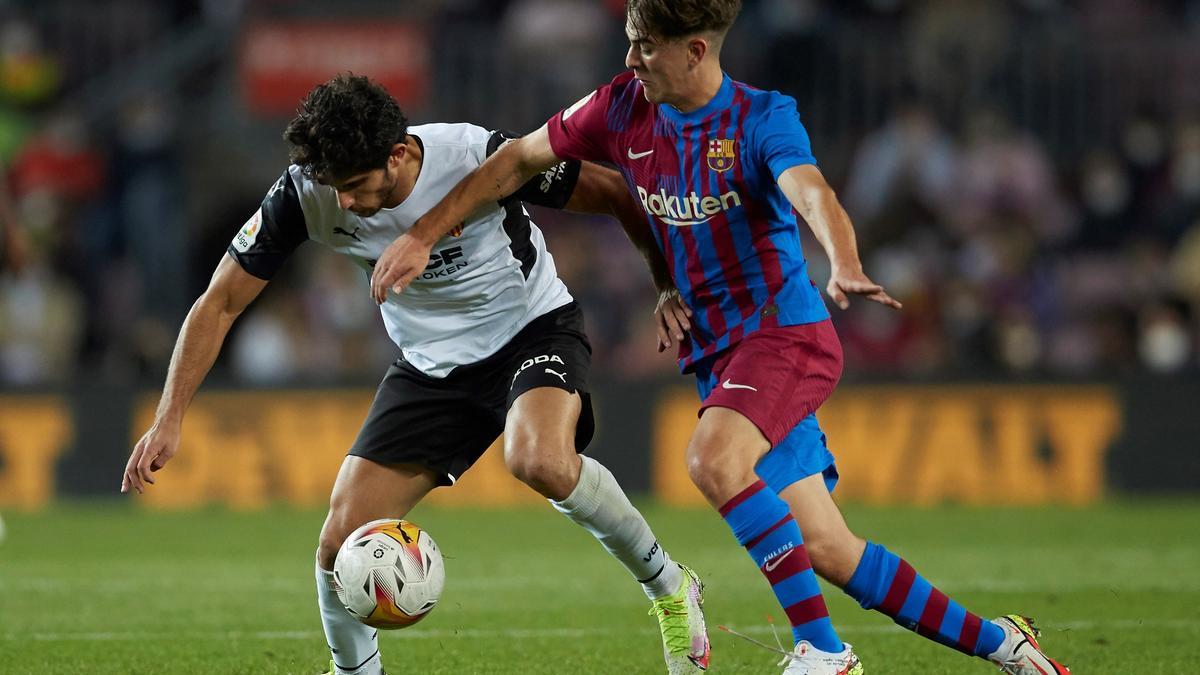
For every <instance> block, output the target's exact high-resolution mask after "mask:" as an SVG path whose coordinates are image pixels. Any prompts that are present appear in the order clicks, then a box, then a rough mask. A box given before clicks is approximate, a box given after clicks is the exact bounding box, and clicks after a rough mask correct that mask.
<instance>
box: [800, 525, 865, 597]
mask: <svg viewBox="0 0 1200 675" xmlns="http://www.w3.org/2000/svg"><path fill="white" fill-rule="evenodd" d="M803 535H804V548H805V549H806V550H807V551H808V557H809V560H811V561H812V566H813V570H814V571H815V572H816V573H817V574H819V575H820V576H821V577H823V578H824V579H827V580H829V581H831V582H833V583H835V584H837V585H838V586H844V585H845V584H846V582H847V581H849V580H850V577H851V576H852V575H853V574H854V569H855V567H856V566H857V564H858V558H859V556H860V555H861V554H862V548H863V545H864V544H863V542H862V540H860V539H859V538H858V537H856V536H855V535H854V533H852V532H850V530H848V529H846V528H844V527H819V528H812V527H810V528H807V529H806V530H805V531H804V533H803Z"/></svg>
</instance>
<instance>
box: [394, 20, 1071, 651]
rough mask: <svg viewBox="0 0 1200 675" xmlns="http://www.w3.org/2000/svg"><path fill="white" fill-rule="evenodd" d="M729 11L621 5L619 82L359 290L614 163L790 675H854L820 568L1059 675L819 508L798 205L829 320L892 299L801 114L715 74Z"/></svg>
mask: <svg viewBox="0 0 1200 675" xmlns="http://www.w3.org/2000/svg"><path fill="white" fill-rule="evenodd" d="M739 10H740V1H739V0H629V2H628V3H627V6H626V18H627V22H626V33H627V36H628V38H629V42H630V48H629V51H628V55H627V57H626V65H627V66H628V67H629V68H630V71H629V72H625V73H623V74H621V75H619V76H617V77H616V78H615V79H613V80H612V82H611V83H609V84H607V85H605V86H602V87H600V88H599V89H597V90H596V91H594V92H593V93H591V94H589V95H587V96H585V97H584V98H583V99H582V100H580V101H579V102H577V103H576V104H574V105H572V106H571V107H569V108H567V109H566V110H563V111H562V112H560V113H559V114H557V115H555V116H554V117H553V118H551V119H550V121H549V122H548V123H547V124H546V125H545V126H543V127H542V128H541V129H539V130H537V131H536V132H534V133H532V134H530V135H529V136H526V137H525V138H523V139H521V140H519V141H516V142H514V143H512V144H511V145H509V146H507V147H505V148H503V149H502V150H501V151H500V152H497V153H496V154H495V155H493V156H492V157H491V158H490V159H489V160H488V161H487V162H485V163H484V164H483V165H482V166H481V167H480V169H478V170H477V171H475V172H473V173H472V175H471V176H470V177H468V178H467V179H466V180H465V181H464V182H463V183H462V184H460V185H459V186H458V187H457V188H455V189H454V190H453V191H451V192H450V194H449V195H447V197H446V199H445V200H443V201H442V203H441V204H439V205H438V206H437V207H436V208H435V209H434V210H433V211H431V212H430V213H429V214H427V215H426V216H425V217H424V218H422V219H421V220H419V221H418V222H417V223H416V224H415V225H414V226H413V228H412V229H411V230H410V231H409V232H408V233H407V234H406V235H405V236H403V237H401V238H399V239H398V240H397V241H396V242H395V243H394V244H393V245H392V246H391V247H389V250H388V251H387V252H386V253H385V256H384V258H383V259H381V260H380V262H379V265H378V266H377V267H376V269H375V273H374V275H373V279H372V286H373V292H374V293H376V295H377V297H381V294H382V293H385V292H386V291H387V290H389V289H393V290H394V289H395V288H403V286H404V285H405V284H407V283H408V280H409V279H411V278H412V275H413V274H414V273H415V272H416V271H418V270H420V269H421V268H422V267H423V266H424V265H425V260H426V259H427V255H426V254H427V252H428V250H429V244H430V242H432V241H436V240H437V238H438V237H440V236H441V234H442V233H444V232H445V231H446V229H447V228H449V227H450V226H452V224H453V223H454V222H457V221H458V220H459V219H460V218H461V216H462V214H464V213H469V212H470V211H471V210H472V209H474V208H475V206H476V205H477V204H480V203H484V202H488V201H492V200H495V199H499V198H502V197H504V196H505V195H507V194H509V193H510V192H511V191H513V190H515V189H516V188H517V187H518V186H520V185H521V184H522V183H523V182H524V181H525V180H527V179H528V177H529V176H531V175H534V174H535V173H537V172H538V171H542V170H544V169H545V168H546V167H548V166H552V165H554V164H555V163H557V162H559V161H562V160H563V159H567V158H571V159H587V160H594V161H604V162H609V163H611V164H613V165H615V166H616V167H617V168H618V169H619V170H620V172H621V174H622V175H623V177H624V179H625V182H626V185H627V187H628V189H629V190H630V192H631V193H632V194H634V195H636V197H637V199H638V201H639V202H640V203H641V205H642V208H643V211H644V213H645V217H646V219H647V221H648V223H649V226H650V229H651V230H652V231H653V234H654V238H655V240H656V242H657V244H658V246H659V247H660V248H661V250H662V252H663V254H665V257H666V260H667V263H668V265H669V266H670V271H671V274H672V277H673V280H674V282H675V286H676V287H677V288H678V292H679V293H680V294H681V296H682V299H683V301H684V303H683V304H684V306H686V307H687V308H690V310H691V314H690V316H689V315H688V314H687V313H686V312H681V310H680V309H679V308H678V307H673V306H672V305H671V304H670V303H667V304H664V303H663V302H662V299H663V298H662V296H660V307H659V310H658V311H657V312H656V314H657V316H658V317H659V336H660V348H662V347H666V346H670V345H671V344H672V338H674V340H675V341H678V342H679V362H680V366H681V368H682V369H683V371H684V372H692V373H695V375H696V377H697V380H698V388H699V392H700V397H701V399H702V403H701V405H700V421H699V423H698V425H697V427H696V430H695V432H694V434H693V436H692V439H691V441H690V443H689V446H688V448H687V468H688V471H689V474H690V476H691V478H692V480H693V482H694V483H695V484H696V486H697V487H698V488H699V489H700V491H701V492H702V493H703V494H704V496H705V497H706V498H707V499H708V501H709V502H710V503H711V504H712V506H713V507H714V508H716V509H717V510H718V511H719V512H720V514H721V516H722V517H723V518H724V519H725V521H726V523H727V524H728V525H729V527H730V529H731V530H732V531H733V534H734V537H735V538H736V539H737V541H738V543H739V544H741V545H742V546H744V547H745V548H746V550H747V551H748V552H749V554H750V556H751V558H753V560H754V562H755V564H756V565H757V566H758V567H759V569H760V571H761V573H762V574H763V575H764V576H765V577H766V578H767V581H768V582H769V583H770V585H771V588H772V590H773V591H774V593H775V595H776V597H777V599H778V601H779V604H780V605H781V607H782V608H783V610H784V612H785V613H786V615H787V617H788V619H789V621H790V623H791V625H792V632H793V638H794V642H795V646H794V649H793V650H792V651H791V652H788V653H785V658H784V663H786V670H785V671H784V672H785V673H788V674H793V675H797V674H801V673H803V674H809V675H846V674H855V673H862V672H863V666H862V663H861V662H860V661H859V659H858V658H857V656H855V654H854V652H853V650H852V649H851V647H850V645H847V644H845V643H843V642H842V640H841V638H840V637H839V636H838V634H837V631H836V630H835V628H834V626H833V624H832V623H831V621H830V618H829V614H828V611H827V609H826V605H825V601H824V599H823V597H822V596H821V591H820V588H819V587H818V584H817V578H816V575H815V574H814V572H815V573H819V574H820V575H821V576H823V577H824V578H826V579H827V580H829V581H830V582H832V583H834V584H836V585H837V586H839V587H840V588H842V589H844V590H845V592H846V593H848V594H849V595H850V596H851V597H853V598H854V599H855V600H857V601H858V602H859V603H860V604H861V605H862V606H863V607H864V608H868V609H876V610H878V611H880V612H883V613H884V614H886V615H888V616H890V617H891V618H892V619H893V620H895V621H896V623H898V624H900V625H901V626H903V627H905V628H908V629H910V630H913V631H916V632H917V633H919V634H921V635H923V636H925V637H927V638H930V639H932V640H936V641H937V642H939V643H941V644H944V645H947V646H949V647H952V648H954V649H957V650H959V651H962V652H964V653H966V654H969V655H973V656H978V657H981V658H984V659H988V660H990V661H991V662H993V663H994V664H996V665H998V666H1000V668H1001V669H1002V670H1003V671H1005V672H1007V673H1019V674H1022V675H1039V674H1040V675H1050V674H1053V673H1066V672H1067V670H1066V669H1065V668H1064V667H1062V666H1061V665H1059V664H1057V663H1055V662H1054V661H1052V660H1051V659H1049V658H1048V657H1047V656H1046V655H1045V654H1043V653H1042V651H1041V649H1040V647H1039V646H1038V644H1037V642H1036V637H1037V633H1036V631H1035V629H1034V628H1033V626H1032V624H1031V622H1030V621H1029V620H1028V619H1025V618H1023V617H1020V616H1017V615H1009V616H1005V617H1002V618H999V619H996V620H993V621H988V620H982V619H980V618H979V617H978V616H977V615H975V614H972V613H970V612H967V611H966V609H964V608H963V607H962V605H960V604H959V603H957V602H955V601H954V600H952V599H950V598H948V597H947V596H946V595H945V594H943V593H942V592H940V591H938V590H937V589H936V588H933V587H932V586H931V585H930V584H929V582H928V581H926V580H925V579H924V578H923V577H921V576H920V575H919V574H917V573H916V572H915V571H914V570H913V568H912V567H911V566H910V565H909V564H908V563H907V562H905V561H904V560H902V559H900V558H899V557H898V556H896V555H895V554H894V553H892V552H890V551H888V550H887V549H886V548H884V547H883V546H880V545H879V544H876V543H870V542H866V541H864V540H862V539H860V538H859V537H857V536H856V535H855V534H854V533H853V532H851V531H850V529H849V528H848V527H847V525H846V523H845V521H844V519H843V518H842V515H841V513H840V512H839V510H838V508H837V506H836V505H835V503H834V501H833V500H832V498H831V496H830V491H831V490H832V489H833V487H834V485H835V483H836V481H837V478H838V474H837V470H836V467H835V464H834V459H833V456H832V455H831V454H830V452H829V450H828V449H826V447H825V438H824V435H823V434H822V433H821V430H820V428H819V426H818V424H817V420H816V417H815V416H814V412H815V411H816V409H817V408H818V407H819V406H820V405H821V403H822V402H823V401H824V400H825V399H826V398H827V397H828V396H829V395H830V393H831V392H832V390H833V388H834V386H835V384H836V383H837V381H838V379H839V377H840V375H841V370H842V351H841V347H840V344H839V342H838V338H837V335H836V333H835V332H834V329H833V326H832V324H831V322H830V316H829V313H828V311H827V310H826V308H825V305H824V303H823V302H822V299H821V297H820V293H819V291H818V290H817V288H816V287H815V286H814V285H813V284H812V282H810V281H809V278H808V272H807V269H806V264H805V260H804V256H803V253H802V252H801V249H800V235H799V230H798V226H797V222H796V219H795V217H794V215H793V211H792V210H793V208H794V209H795V210H796V211H798V212H799V213H800V214H801V215H802V216H803V217H804V220H805V221H806V222H807V223H808V226H809V227H810V228H811V229H812V231H813V233H814V234H815V235H816V238H817V240H818V241H819V242H820V244H821V246H822V248H824V250H825V252H826V254H827V255H828V256H829V259H830V263H831V279H830V280H829V283H828V284H827V286H826V292H827V293H828V294H829V296H830V297H831V298H832V299H833V301H834V302H835V303H836V304H837V305H838V306H839V307H842V308H845V307H846V306H848V300H847V296H848V295H861V296H864V297H865V298H867V299H868V300H871V301H875V302H879V303H881V304H884V305H886V306H889V307H892V308H894V309H900V304H899V303H898V302H896V301H895V300H894V299H892V298H891V297H890V296H889V295H888V294H887V292H886V291H885V290H884V289H883V288H882V287H881V286H879V285H877V284H875V283H873V282H872V281H871V280H870V279H869V278H868V277H867V276H866V275H865V274H864V273H863V269H862V266H861V263H860V261H859V258H858V252H857V248H856V244H855V238H854V231H853V228H852V226H851V223H850V221H849V219H848V218H847V216H846V213H845V211H844V210H843V209H842V207H841V206H840V204H839V203H838V201H837V198H836V196H835V195H834V193H833V191H832V190H831V189H830V188H829V186H828V185H827V184H826V182H825V180H824V178H823V177H822V175H821V172H820V171H819V170H818V169H817V167H816V161H815V160H814V158H813V155H812V153H811V150H810V147H809V139H808V135H807V133H806V132H805V129H804V127H803V125H802V124H801V123H800V119H799V116H798V113H797V110H796V104H795V101H794V100H793V99H791V98H790V97H787V96H784V95H782V94H779V93H778V92H767V91H760V90H757V89H754V88H752V87H749V86H747V85H744V84H742V83H740V82H735V81H733V80H731V79H730V78H729V77H728V76H727V75H725V74H724V72H723V71H722V69H721V65H720V60H719V54H720V49H721V44H722V41H723V40H724V39H725V35H726V33H727V31H728V29H729V27H730V25H731V24H732V23H733V21H734V19H735V18H736V16H737V13H738V11H739ZM685 330H686V331H687V332H686V334H685ZM802 535H803V537H802Z"/></svg>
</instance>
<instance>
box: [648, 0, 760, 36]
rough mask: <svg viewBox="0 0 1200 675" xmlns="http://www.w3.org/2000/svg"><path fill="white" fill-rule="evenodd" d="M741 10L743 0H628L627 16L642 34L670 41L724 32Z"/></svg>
mask: <svg viewBox="0 0 1200 675" xmlns="http://www.w3.org/2000/svg"><path fill="white" fill-rule="evenodd" d="M741 11H742V0H625V18H626V19H628V20H629V25H630V26H632V27H633V29H634V30H635V31H636V32H637V34H638V35H639V36H641V37H647V36H655V37H662V38H666V39H668V40H674V39H676V38H681V37H684V36H687V35H693V34H695V33H703V32H708V31H713V32H717V33H721V34H724V33H725V31H727V30H729V27H730V26H732V25H733V21H734V20H735V19H737V16H738V13H739V12H741Z"/></svg>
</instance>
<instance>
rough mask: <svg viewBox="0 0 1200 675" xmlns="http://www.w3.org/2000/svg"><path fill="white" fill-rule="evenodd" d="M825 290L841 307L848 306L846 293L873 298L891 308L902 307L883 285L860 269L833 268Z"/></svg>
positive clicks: (848, 300) (848, 301)
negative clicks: (869, 277) (872, 279)
mask: <svg viewBox="0 0 1200 675" xmlns="http://www.w3.org/2000/svg"><path fill="white" fill-rule="evenodd" d="M825 292H826V293H828V294H829V297H831V298H833V301H834V302H835V303H837V306H838V307H841V308H842V309H846V308H848V307H849V306H850V299H849V298H848V297H846V296H847V295H862V296H866V298H867V299H868V300H873V301H875V302H878V303H879V304H881V305H886V306H888V307H891V308H892V309H900V308H901V307H903V305H901V304H900V303H899V302H897V301H896V300H895V299H894V298H893V297H892V296H890V295H888V294H887V291H885V290H884V289H883V286H880V285H879V284H877V283H875V282H874V281H871V280H870V279H868V278H867V275H866V274H864V273H863V271H862V270H861V269H858V270H842V269H838V268H834V270H833V274H831V275H830V278H829V285H828V286H826V287H825Z"/></svg>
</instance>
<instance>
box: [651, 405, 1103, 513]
mask: <svg viewBox="0 0 1200 675" xmlns="http://www.w3.org/2000/svg"><path fill="white" fill-rule="evenodd" d="M698 407H699V403H698V401H697V399H696V394H695V392H694V391H693V390H691V389H684V388H680V389H678V390H676V391H672V392H669V393H666V394H665V395H664V397H663V398H662V399H661V402H660V404H659V406H658V408H657V411H656V419H655V422H654V439H653V464H652V469H651V470H652V472H653V485H654V492H655V494H656V495H657V496H658V497H659V498H661V499H663V500H664V501H666V502H668V503H671V504H677V505H701V504H705V501H704V498H703V497H702V496H701V495H700V493H699V492H698V491H697V490H696V489H695V487H694V486H693V485H692V484H691V481H690V480H689V478H688V475H687V470H686V468H685V465H684V455H685V451H686V448H687V443H688V439H689V437H690V436H691V432H692V430H693V429H694V428H695V426H696V410H697V409H698ZM817 418H818V420H819V421H820V423H821V428H822V429H823V430H824V431H825V435H826V438H827V442H828V446H829V449H830V450H831V451H832V452H833V454H834V457H836V458H837V468H838V471H839V472H840V474H841V480H840V481H839V482H838V487H837V491H836V493H835V494H836V495H837V496H838V498H839V499H843V500H853V501H860V502H866V503H871V504H899V503H907V504H919V505H932V504H938V503H943V502H953V503H962V504H1037V503H1045V502H1061V503H1067V504H1087V503H1091V502H1094V501H1096V500H1097V499H1099V498H1100V497H1101V496H1102V495H1103V491H1104V483H1105V474H1104V458H1105V455H1106V453H1107V451H1108V449H1109V447H1110V445H1111V444H1112V442H1113V441H1114V440H1115V439H1116V437H1117V435H1118V433H1119V432H1120V431H1121V413H1120V407H1119V405H1118V402H1117V397H1116V393H1115V391H1114V390H1112V389H1110V388H1107V387H1071V386H1014V387H1010V386H996V387H969V386H937V385H933V386H926V385H923V386H880V387H861V386H860V387H853V388H850V387H847V388H845V389H842V390H839V391H838V393H836V394H834V396H833V397H832V398H831V399H830V400H829V401H828V402H827V403H826V404H825V405H824V406H822V407H821V409H820V410H819V411H818V413H817Z"/></svg>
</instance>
